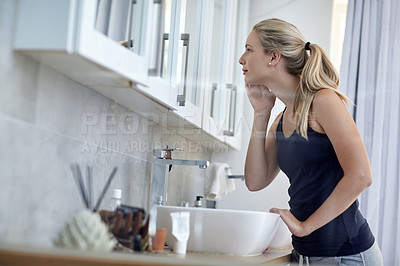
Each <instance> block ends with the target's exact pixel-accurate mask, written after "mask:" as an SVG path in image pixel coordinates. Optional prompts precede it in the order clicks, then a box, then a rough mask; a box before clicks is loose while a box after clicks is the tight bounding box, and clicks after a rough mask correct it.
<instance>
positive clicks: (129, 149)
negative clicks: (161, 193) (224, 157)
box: [81, 141, 228, 154]
mask: <svg viewBox="0 0 400 266" xmlns="http://www.w3.org/2000/svg"><path fill="white" fill-rule="evenodd" d="M167 146H168V147H174V148H178V149H182V150H183V151H185V152H190V153H200V152H206V151H213V152H227V151H228V146H227V145H224V144H222V143H219V142H177V141H176V142H172V143H171V142H169V143H167V142H164V143H162V142H154V143H149V142H145V141H136V142H135V141H131V142H129V141H122V142H118V141H94V142H87V141H85V142H84V143H83V145H82V149H81V152H83V153H107V152H119V153H126V154H132V153H144V152H150V153H152V152H153V150H154V149H155V148H160V147H167Z"/></svg>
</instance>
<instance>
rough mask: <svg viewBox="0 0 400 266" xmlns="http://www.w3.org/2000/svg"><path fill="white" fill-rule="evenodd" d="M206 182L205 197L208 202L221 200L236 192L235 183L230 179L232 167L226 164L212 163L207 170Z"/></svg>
mask: <svg viewBox="0 0 400 266" xmlns="http://www.w3.org/2000/svg"><path fill="white" fill-rule="evenodd" d="M205 174H206V176H205V180H204V195H205V198H206V199H208V200H219V199H221V197H222V196H223V195H225V194H227V193H229V192H232V191H234V190H235V182H234V180H232V179H229V178H228V177H227V175H231V171H230V167H229V165H228V164H226V163H211V164H210V165H209V166H208V167H207V169H206V173H205Z"/></svg>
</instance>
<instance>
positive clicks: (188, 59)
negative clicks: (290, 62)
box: [15, 0, 248, 147]
mask: <svg viewBox="0 0 400 266" xmlns="http://www.w3.org/2000/svg"><path fill="white" fill-rule="evenodd" d="M246 5H248V3H247V1H246V0H57V1H54V0H35V1H32V0H19V4H18V10H17V23H16V38H15V50H17V51H20V52H24V53H26V54H28V55H29V56H31V57H33V58H35V59H36V60H38V61H40V62H42V63H44V64H46V65H49V66H50V67H52V68H54V69H56V70H58V71H59V72H61V73H63V74H65V75H66V76H68V77H70V78H72V79H73V80H75V81H77V82H79V83H81V84H83V85H85V86H88V87H90V88H93V89H95V90H97V91H98V92H100V93H102V94H103V95H105V96H107V97H109V98H111V99H113V100H115V101H117V102H118V103H120V104H122V105H124V106H126V107H128V108H130V109H132V110H134V111H135V112H138V113H141V114H144V115H147V116H148V117H152V118H153V119H154V120H155V122H157V121H159V122H161V123H164V125H166V126H167V127H171V128H173V127H184V128H185V129H186V128H190V129H194V130H197V132H201V133H202V135H204V133H205V135H207V136H208V137H209V136H212V138H213V139H214V140H217V141H219V142H224V143H227V144H229V145H231V146H232V147H237V144H236V143H238V140H237V139H238V137H237V136H238V135H237V133H238V122H239V121H240V119H239V116H240V113H241V109H240V108H241V102H242V94H243V93H242V92H243V89H244V86H243V84H241V83H240V81H239V80H243V78H242V77H241V76H240V77H239V76H238V75H237V73H238V69H239V72H240V65H239V64H238V58H239V56H240V53H238V47H239V46H242V44H241V43H240V42H238V40H239V39H240V40H241V39H245V36H243V34H241V33H240V31H241V32H243V30H244V31H246V30H247V29H245V28H243V26H242V25H246V23H243V22H244V20H243V19H247V17H246V16H244V15H243V14H242V11H243V12H247V10H246V8H244V9H243V6H246ZM241 41H242V42H244V40H241ZM238 43H240V45H239V46H238ZM240 50H242V48H241V49H240ZM160 114H161V115H164V114H167V121H166V124H165V121H161V120H162V119H164V118H161V117H160ZM155 116H158V117H155ZM178 133H179V132H178ZM189 134H190V133H189ZM194 134H196V133H193V134H191V135H187V137H188V138H192V139H194V140H196V136H195V135H194ZM201 138H203V137H200V139H201Z"/></svg>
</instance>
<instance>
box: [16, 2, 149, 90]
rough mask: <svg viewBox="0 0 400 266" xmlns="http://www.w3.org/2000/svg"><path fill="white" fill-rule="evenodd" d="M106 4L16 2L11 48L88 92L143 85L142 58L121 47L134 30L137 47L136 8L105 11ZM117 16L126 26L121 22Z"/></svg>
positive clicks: (135, 51) (144, 67)
mask: <svg viewBox="0 0 400 266" xmlns="http://www.w3.org/2000/svg"><path fill="white" fill-rule="evenodd" d="M105 2H107V1H101V0H100V1H96V0H85V1H77V0H57V1H52V0H38V1H30V0H19V5H18V14H17V29H16V39H15V49H16V50H19V51H24V52H27V53H29V54H30V55H31V56H32V57H34V58H36V59H37V60H39V61H42V62H43V63H45V64H48V65H50V66H51V67H53V68H55V69H57V70H59V71H61V72H62V73H64V74H66V75H67V76H69V77H71V78H73V79H74V80H76V81H78V82H80V83H82V84H84V85H86V86H89V87H92V88H94V87H102V86H108V87H132V86H135V85H141V86H147V61H146V57H145V55H144V54H143V53H141V51H140V50H139V49H138V48H133V51H132V49H127V48H126V47H124V46H123V45H121V44H120V42H124V41H128V39H127V38H128V36H132V35H131V34H130V31H131V32H133V30H135V31H138V32H139V35H138V36H137V40H134V42H135V44H134V45H136V44H139V43H140V39H141V37H142V36H141V34H140V33H141V31H142V30H143V28H144V27H146V25H145V24H143V23H139V24H137V25H136V26H135V27H134V26H132V25H133V24H134V23H133V22H134V21H135V20H134V14H132V11H135V8H134V7H133V5H132V4H129V5H127V7H128V8H125V6H124V5H123V4H127V3H128V2H130V3H131V2H132V1H113V3H114V2H117V3H118V5H117V4H114V5H112V6H110V7H109V8H108V10H107V11H105V9H106V8H104V6H105ZM108 2H110V1H108ZM144 2H145V1H144ZM98 10H99V11H100V12H97V11H98ZM122 11H124V12H122ZM136 13H138V12H136ZM122 17H130V18H132V21H131V23H129V25H128V24H127V23H126V22H124V23H122V21H121V18H122ZM119 24H122V26H123V27H120V25H119ZM109 36H110V37H109ZM27 40H29V41H27Z"/></svg>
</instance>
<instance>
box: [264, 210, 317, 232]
mask: <svg viewBox="0 0 400 266" xmlns="http://www.w3.org/2000/svg"><path fill="white" fill-rule="evenodd" d="M269 211H270V212H272V213H277V214H279V215H280V216H281V218H282V220H283V222H284V223H285V224H286V225H287V227H288V228H289V230H290V232H292V234H293V235H295V236H297V237H303V236H306V235H309V234H311V233H312V232H310V231H309V230H308V229H307V228H306V226H305V223H304V222H300V221H299V220H297V219H296V217H294V215H293V214H292V213H291V212H290V211H289V210H287V209H277V208H272V209H270V210H269Z"/></svg>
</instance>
